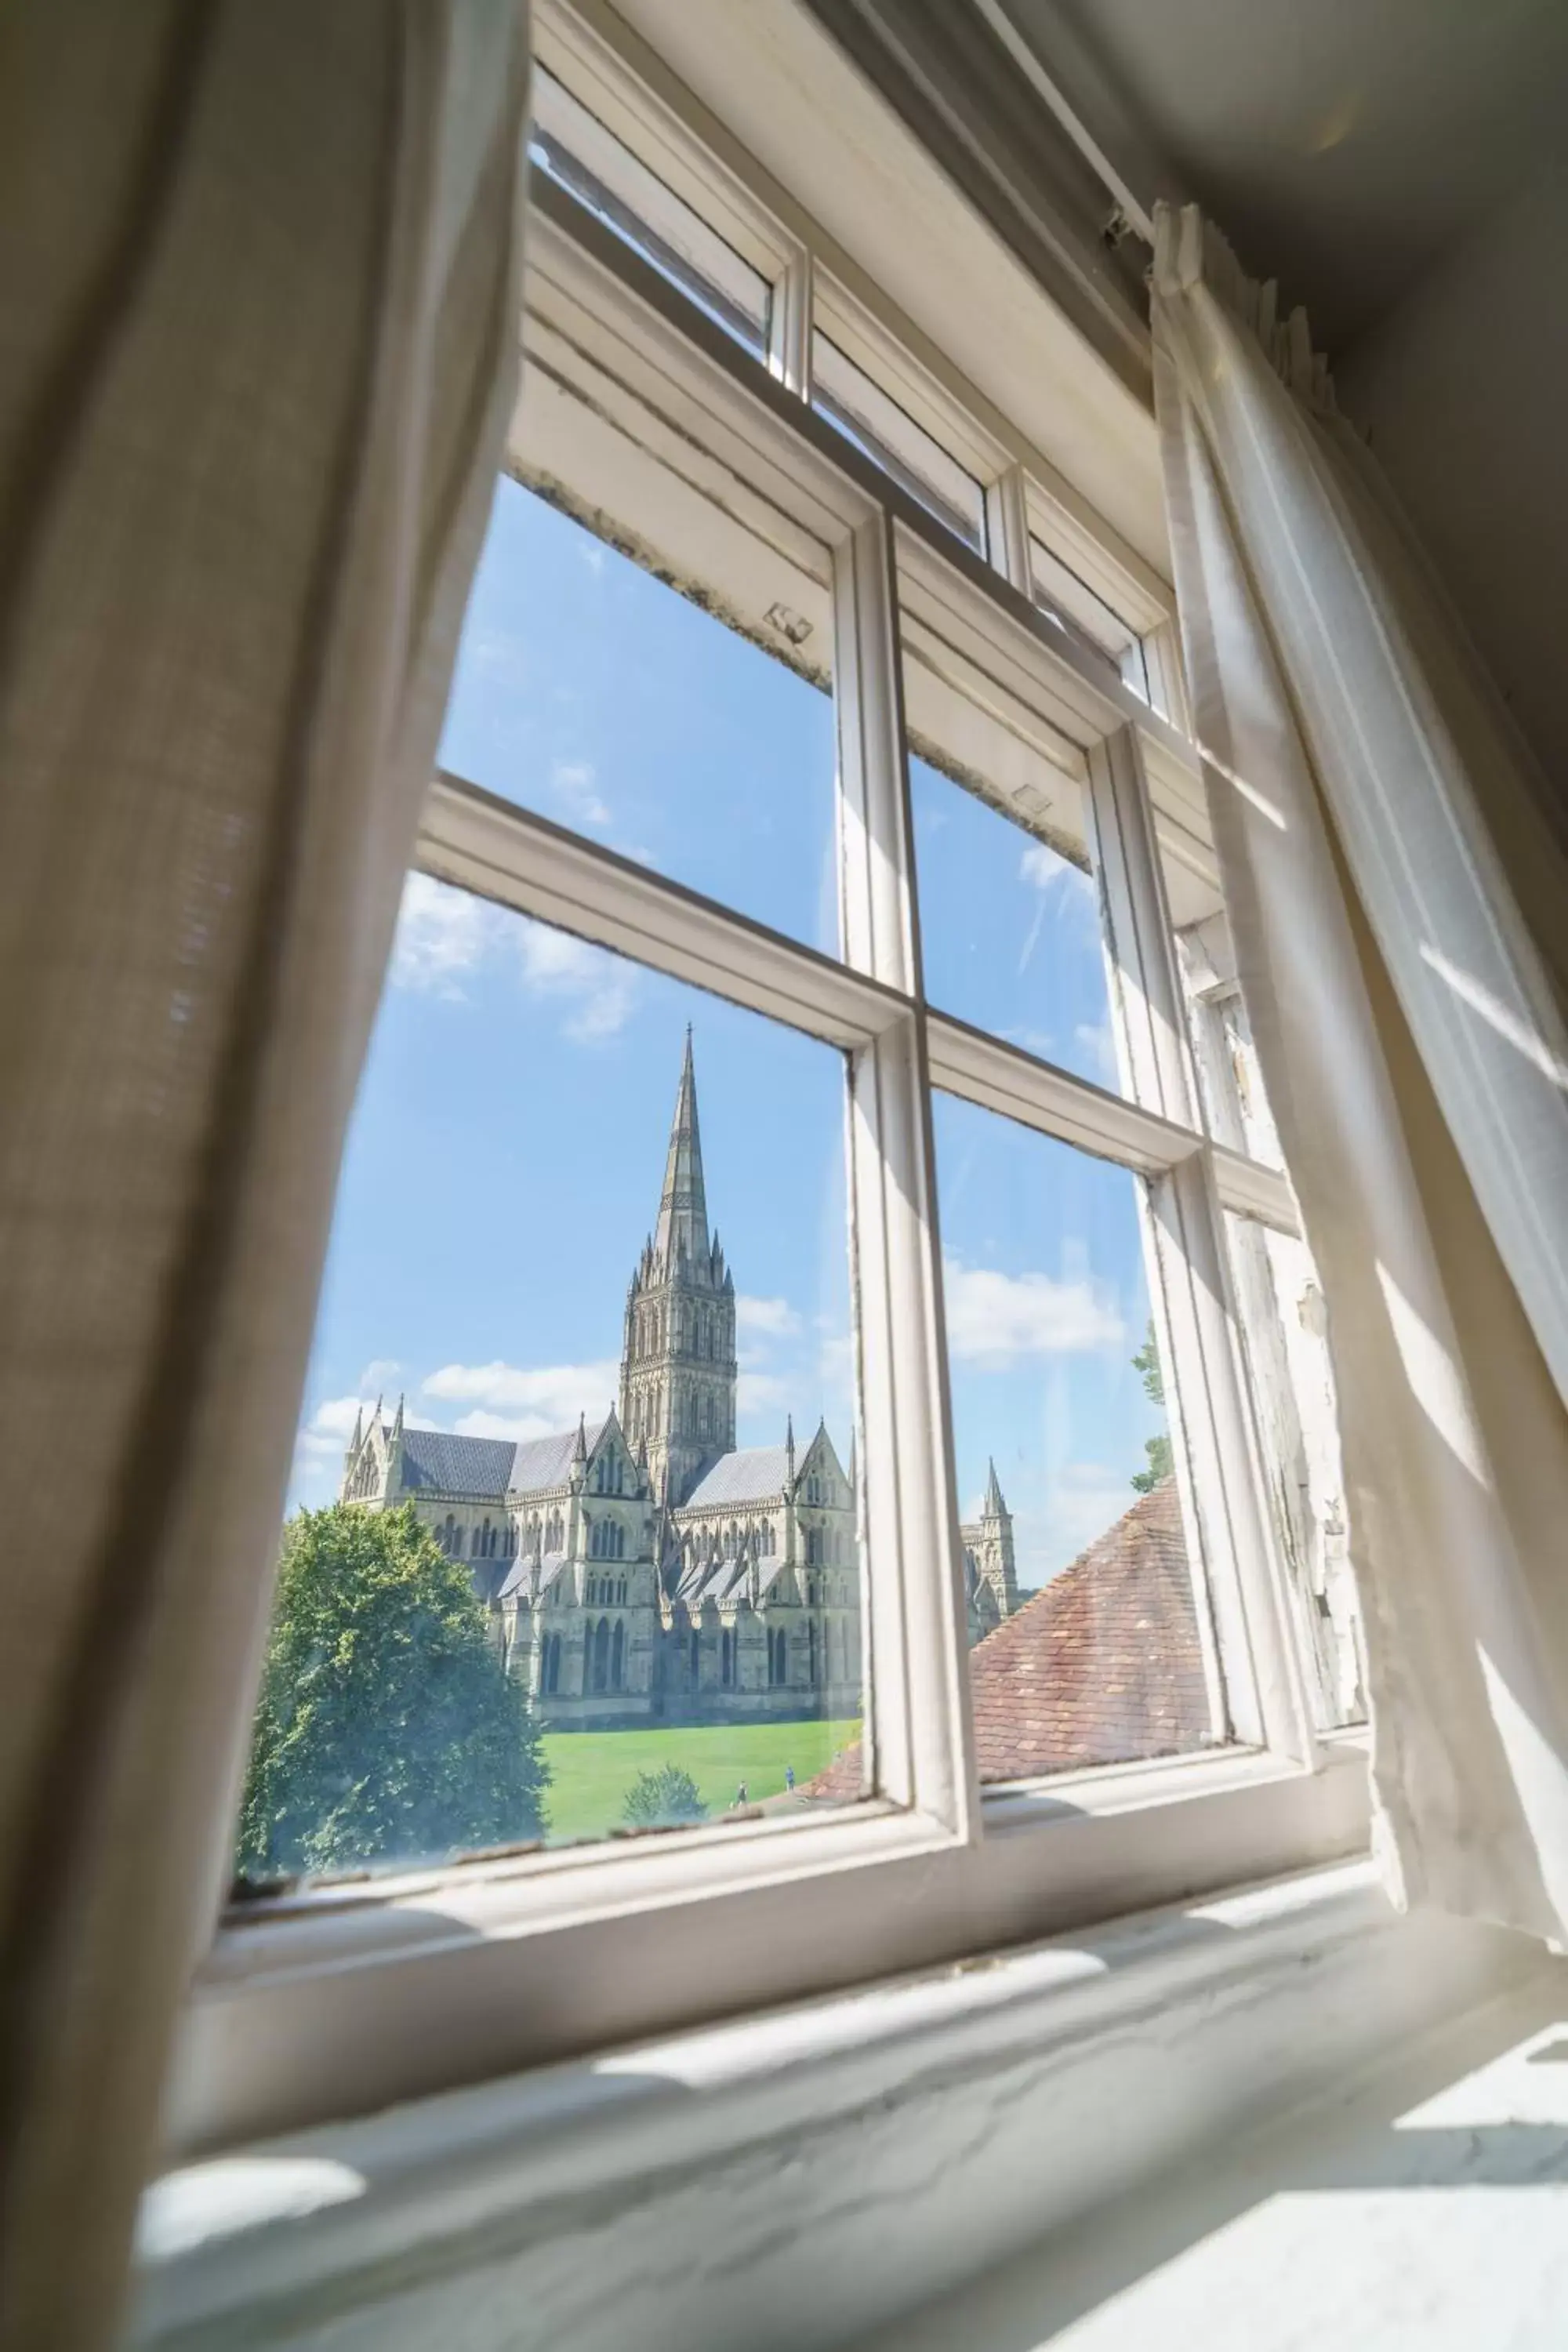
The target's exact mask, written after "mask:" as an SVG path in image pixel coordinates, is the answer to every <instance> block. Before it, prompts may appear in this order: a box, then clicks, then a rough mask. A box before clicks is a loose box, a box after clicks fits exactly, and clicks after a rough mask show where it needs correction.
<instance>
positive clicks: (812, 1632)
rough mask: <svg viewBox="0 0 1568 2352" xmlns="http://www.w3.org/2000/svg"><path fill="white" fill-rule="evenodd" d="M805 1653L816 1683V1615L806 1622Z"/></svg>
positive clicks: (812, 1677)
mask: <svg viewBox="0 0 1568 2352" xmlns="http://www.w3.org/2000/svg"><path fill="white" fill-rule="evenodd" d="M805 1655H806V1663H807V1665H808V1666H809V1668H810V1672H811V1680H812V1682H813V1683H814V1684H815V1682H816V1619H815V1617H814V1618H812V1619H810V1620H809V1621H808V1622H807V1624H806V1629H805Z"/></svg>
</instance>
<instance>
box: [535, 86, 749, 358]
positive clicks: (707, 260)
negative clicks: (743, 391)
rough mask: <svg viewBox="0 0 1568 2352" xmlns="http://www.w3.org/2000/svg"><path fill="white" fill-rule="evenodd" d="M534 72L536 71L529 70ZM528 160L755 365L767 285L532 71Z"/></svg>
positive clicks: (566, 96) (566, 94) (610, 136)
mask: <svg viewBox="0 0 1568 2352" xmlns="http://www.w3.org/2000/svg"><path fill="white" fill-rule="evenodd" d="M536 70H537V68H536ZM535 102H536V105H537V108H538V110H539V112H540V114H541V116H542V118H543V120H542V121H539V122H536V123H535V124H534V126H533V130H532V133H531V138H530V142H529V153H530V154H531V157H532V158H533V161H534V162H535V163H538V164H540V165H541V166H542V169H543V170H544V171H546V172H548V173H549V174H550V176H551V178H552V180H556V181H559V183H560V184H561V185H562V186H563V188H565V189H566V190H567V191H568V193H569V194H572V195H574V196H575V197H576V199H577V201H578V203H579V204H581V205H585V206H586V207H587V209H588V210H589V211H590V212H591V213H594V214H595V215H597V216H598V218H599V219H600V220H602V221H603V222H604V223H605V226H606V227H607V228H611V229H613V230H614V231H615V233H616V236H619V237H622V238H624V239H625V241H626V244H627V245H629V246H630V247H632V248H633V250H634V251H636V252H637V253H640V254H641V255H642V257H643V258H644V260H645V261H651V262H652V264H653V266H654V268H656V269H657V270H658V272H659V273H660V275H661V276H662V277H665V278H668V279H669V281H670V283H671V284H672V285H674V286H679V289H680V290H681V292H682V293H683V294H685V295H688V296H689V298H690V299H691V300H692V301H693V302H695V303H696V304H697V306H698V308H699V309H700V310H704V311H706V313H707V315H708V316H709V318H710V319H711V320H714V322H715V324H717V325H718V326H721V327H722V328H723V329H724V330H725V331H726V332H727V333H729V334H731V335H733V336H734V338H735V340H736V341H737V342H739V343H742V344H743V345H744V346H745V348H746V349H747V351H749V352H753V353H754V354H755V355H756V356H757V357H758V358H759V359H760V358H762V357H763V356H764V355H765V352H766V350H767V337H768V299H769V293H770V289H769V285H768V281H767V279H766V278H764V277H763V274H762V272H761V271H760V270H758V269H753V268H752V265H751V263H750V262H749V261H746V260H745V259H744V258H743V257H742V256H741V255H740V254H738V253H737V252H736V251H735V248H734V247H733V246H731V245H730V244H728V243H726V241H725V239H724V238H723V237H721V236H720V235H719V234H718V232H717V230H715V229H713V228H710V226H709V225H708V223H707V222H706V221H705V220H704V219H703V218H702V216H701V215H700V213H697V212H694V211H693V210H692V208H691V206H690V205H689V204H688V203H687V202H686V201H685V199H684V198H683V197H681V196H678V195H677V194H676V193H675V191H674V189H673V188H671V187H668V186H667V184H665V182H664V181H662V180H661V179H659V178H658V174H657V173H653V172H650V171H649V170H648V168H647V164H645V163H641V162H640V161H639V160H638V158H637V156H636V155H634V154H633V153H632V151H631V149H630V148H629V147H627V146H626V145H625V144H624V143H623V142H622V141H620V140H619V139H617V138H616V135H615V133H614V131H609V130H607V129H606V128H605V125H604V124H603V123H602V122H600V121H598V119H597V117H596V116H595V115H593V114H590V113H589V111H588V110H587V108H586V107H584V106H582V105H580V104H579V103H578V101H577V100H575V99H574V97H573V96H572V95H571V93H570V91H569V90H566V89H563V87H562V85H561V83H559V82H558V81H556V80H555V79H553V77H552V76H551V75H549V74H547V73H543V72H539V87H538V91H537V95H536V101H535Z"/></svg>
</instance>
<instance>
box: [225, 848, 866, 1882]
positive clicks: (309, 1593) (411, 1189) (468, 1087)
mask: <svg viewBox="0 0 1568 2352" xmlns="http://www.w3.org/2000/svg"><path fill="white" fill-rule="evenodd" d="M688 1024H689V1025H688ZM843 1135H844V1066H843V1061H842V1057H841V1056H840V1055H838V1054H837V1053H836V1052H835V1051H834V1050H833V1049H832V1048H830V1047H827V1046H824V1045H817V1044H816V1043H815V1042H813V1041H811V1040H808V1039H805V1038H803V1037H800V1036H798V1035H796V1034H795V1033H794V1032H792V1031H789V1030H785V1029H782V1028H779V1027H777V1026H775V1025H774V1024H772V1023H769V1022H766V1021H763V1020H761V1019H759V1018H758V1017H756V1016H755V1015H753V1014H751V1013H742V1012H740V1011H737V1010H736V1009H735V1008H734V1007H732V1006H730V1005H726V1004H724V1003H720V1002H718V1001H716V1000H714V999H712V998H710V997H707V996H705V995H703V994H701V993H700V992H698V991H695V990H692V989H689V988H685V987H682V986H680V985H679V984H678V983H677V982H672V981H669V980H667V979H665V978H663V977H661V976H659V975H658V974H656V973H653V972H651V971H647V970H645V969H643V968H642V967H640V966H638V965H636V964H633V963H630V962H626V961H622V960H620V959H618V958H616V957H614V956H610V955H607V954H605V953H604V952H602V951H601V950H596V949H594V948H590V947H588V946H586V945H584V943H583V942H581V941H580V940H574V939H572V938H570V937H568V936H567V935H566V934H564V933H563V932H560V931H556V930H552V929H548V928H546V927H544V926H542V925H540V924H537V923H533V922H530V921H527V920H525V919H522V918H521V917H518V916H515V915H512V914H510V913H508V912H506V911H504V910H501V909H500V908H494V907H491V906H489V905H486V904H484V903H483V902H481V901H479V900H478V899H476V898H470V897H468V895H467V894H465V893H464V892H461V891H458V890H455V889H451V888H448V887H445V886H444V885H442V884H440V883H437V882H434V881H432V880H430V879H428V878H427V877H423V876H418V875H416V876H414V877H412V878H411V879H410V881H409V884H408V887H407V890H406V893H405V900H404V908H403V916H402V921H401V925H400V928H399V932H398V938H397V945H396V950H395V957H394V961H393V964H392V969H391V973H390V978H389V982H388V986H387V990H386V993H385V996H384V1001H383V1004H382V1008H381V1013H380V1016H379V1020H378V1023H377V1026H376V1030H375V1034H374V1041H373V1045H372V1049H371V1054H370V1058H369V1063H368V1066H367V1068H366V1073H365V1076H364V1080H363V1086H362V1087H361V1092H360V1098H359V1102H358V1106H357V1108H356V1111H355V1115H354V1120H353V1128H352V1130H351V1135H350V1139H349V1147H348V1152H347V1156H346V1159H345V1161H344V1167H343V1173H342V1184H341V1187H340V1191H339V1196H338V1202H337V1212H336V1216H335V1220H334V1223H333V1229H332V1239H331V1254H330V1257H329V1261H328V1267H327V1276H326V1282H325V1287H324V1290H323V1294H322V1301H321V1313H320V1318H319V1321H318V1326H317V1331H316V1338H315V1345H314V1350H313V1355H312V1360H311V1368H310V1382H309V1389H308V1394H307V1402H306V1412H305V1418H304V1423H303V1426H302V1427H301V1429H300V1439H299V1446H298V1452H297V1456H296V1462H295V1468H294V1478H293V1487H292V1492H291V1496H290V1500H289V1512H290V1517H289V1522H288V1525H287V1526H286V1528H285V1530H284V1536H283V1559H284V1568H283V1573H282V1578H281V1581H280V1585H279V1606H278V1612H277V1616H276V1620H275V1623H274V1627H273V1632H272V1639H271V1646H270V1650H269V1654H268V1668H267V1676H266V1684H265V1689H264V1695H263V1699H262V1704H261V1707H260V1710H259V1714H258V1727H257V1738H256V1745H255V1749H254V1753H253V1757H252V1762H251V1769H250V1775H249V1779H248V1782H247V1792H246V1800H245V1807H244V1812H243V1817H242V1822H241V1831H240V1852H239V1861H240V1864H241V1867H242V1869H243V1871H244V1872H245V1873H247V1874H248V1875H249V1876H251V1877H252V1878H253V1879H260V1880H263V1881H265V1880H268V1879H270V1878H273V1877H276V1876H277V1875H279V1874H290V1873H299V1872H306V1873H317V1874H320V1873H323V1872H325V1873H332V1872H342V1871H346V1870H356V1869H358V1870H363V1869H373V1870H374V1869H387V1868H394V1867H396V1866H398V1865H400V1864H412V1863H414V1862H416V1861H426V1860H430V1859H433V1858H436V1859H438V1858H441V1857H445V1856H447V1855H450V1854H451V1853H454V1852H458V1851H465V1850H471V1849H475V1848H479V1849H483V1848H486V1847H489V1846H493V1845H498V1844H512V1843H528V1842H531V1841H533V1840H536V1839H540V1838H542V1839H545V1840H547V1841H548V1842H549V1843H561V1842H563V1841H564V1840H571V1839H584V1838H603V1837H605V1836H610V1835H614V1834H616V1833H617V1832H629V1831H632V1830H636V1829H640V1828H645V1827H649V1826H658V1825H665V1824H669V1825H682V1824H685V1823H688V1822H690V1823H697V1822H701V1821H703V1820H707V1821H719V1820H721V1819H722V1818H723V1817H724V1816H725V1815H726V1813H731V1814H732V1812H733V1811H734V1809H735V1808H736V1807H737V1806H740V1807H761V1808H762V1809H763V1811H764V1812H773V1811H781V1810H783V1811H787V1810H790V1809H792V1808H794V1807H795V1806H796V1805H797V1804H799V1803H801V1802H804V1794H803V1795H802V1796H800V1797H797V1796H796V1795H795V1790H797V1788H798V1789H799V1790H802V1791H803V1792H804V1789H805V1784H806V1783H807V1782H808V1781H809V1780H812V1778H813V1777H814V1776H815V1775H816V1774H817V1773H819V1772H820V1771H821V1770H822V1769H823V1768H824V1767H825V1766H826V1764H827V1763H828V1761H829V1760H830V1759H831V1758H833V1757H834V1756H835V1755H837V1753H838V1752H839V1751H840V1750H842V1749H843V1748H846V1747H847V1745H849V1744H850V1743H851V1742H852V1741H853V1740H854V1739H855V1737H856V1735H857V1733H858V1718H859V1716H860V1712H861V1643H860V1616H861V1610H860V1570H859V1552H858V1537H857V1533H856V1528H857V1513H856V1507H855V1498H854V1495H855V1480H856V1475H857V1471H856V1447H855V1437H854V1431H855V1425H856V1408H855V1399H854V1394H853V1370H852V1367H853V1361H854V1351H853V1347H852V1336H851V1328H850V1319H849V1315H850V1309H849V1275H848V1264H849V1260H848V1247H847V1217H846V1207H845V1172H844V1144H843ZM721 1229H722V1236H723V1237H722V1240H721V1238H720V1232H721ZM846 1793H847V1794H848V1795H851V1796H854V1795H858V1793H859V1790H858V1786H856V1787H854V1788H852V1789H849V1790H847V1791H846Z"/></svg>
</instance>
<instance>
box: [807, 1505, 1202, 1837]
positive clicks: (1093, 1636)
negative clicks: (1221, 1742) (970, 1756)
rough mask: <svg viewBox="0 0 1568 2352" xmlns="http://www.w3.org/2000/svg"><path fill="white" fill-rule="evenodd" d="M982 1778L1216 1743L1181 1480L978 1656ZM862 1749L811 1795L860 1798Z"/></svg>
mask: <svg viewBox="0 0 1568 2352" xmlns="http://www.w3.org/2000/svg"><path fill="white" fill-rule="evenodd" d="M969 1669H970V1686H971V1690H972V1692H973V1707H974V1740H975V1747H976V1749H977V1751H978V1755H979V1762H980V1777H981V1779H982V1780H1030V1779H1032V1778H1033V1777H1034V1776H1035V1775H1036V1774H1039V1773H1047V1772H1071V1771H1080V1770H1082V1769H1084V1768H1085V1767H1086V1766H1088V1765H1091V1764H1121V1763H1131V1762H1132V1761H1135V1760H1136V1759H1141V1758H1143V1757H1148V1756H1174V1755H1180V1754H1182V1753H1183V1752H1184V1750H1186V1749H1188V1748H1199V1747H1202V1746H1203V1745H1204V1744H1205V1742H1206V1741H1207V1740H1208V1739H1210V1738H1212V1737H1213V1733H1212V1730H1211V1727H1210V1723H1209V1714H1208V1706H1207V1701H1206V1698H1205V1689H1204V1671H1203V1658H1202V1654H1201V1653H1200V1650H1199V1647H1198V1632H1197V1621H1196V1617H1195V1614H1194V1607H1193V1588H1192V1577H1191V1572H1190V1570H1189V1569H1188V1566H1187V1556H1186V1546H1185V1544H1184V1541H1183V1538H1182V1517H1181V1509H1180V1506H1179V1504H1178V1502H1177V1497H1176V1487H1175V1481H1174V1480H1173V1479H1171V1478H1167V1479H1165V1480H1163V1482H1162V1484H1161V1485H1160V1486H1156V1487H1155V1489H1154V1491H1153V1493H1152V1494H1150V1495H1144V1496H1140V1498H1139V1500H1138V1501H1137V1502H1136V1503H1134V1504H1133V1506H1132V1507H1131V1510H1130V1511H1128V1512H1126V1513H1125V1514H1124V1515H1123V1516H1122V1517H1121V1518H1120V1519H1118V1520H1117V1522H1116V1524H1115V1526H1114V1527H1112V1528H1108V1529H1107V1531H1106V1533H1105V1534H1104V1535H1102V1536H1100V1538H1098V1539H1097V1541H1095V1542H1094V1543H1092V1544H1090V1546H1089V1549H1088V1550H1087V1551H1086V1552H1083V1553H1082V1554H1080V1556H1079V1558H1078V1559H1075V1560H1074V1562H1073V1564H1072V1566H1071V1567H1070V1568H1067V1569H1064V1570H1062V1572H1061V1574H1060V1575H1059V1576H1056V1577H1053V1578H1052V1580H1051V1581H1050V1582H1049V1584H1047V1585H1046V1586H1044V1587H1043V1589H1042V1590H1041V1591H1038V1592H1037V1593H1036V1594H1035V1595H1034V1597H1033V1598H1032V1599H1031V1600H1029V1601H1026V1602H1025V1603H1024V1605H1023V1607H1022V1608H1021V1609H1020V1610H1018V1611H1017V1612H1016V1614H1015V1615H1013V1616H1011V1617H1009V1618H1007V1619H1006V1620H1005V1622H1003V1623H1002V1624H1000V1625H998V1626H997V1628H996V1629H995V1631H994V1633H988V1634H987V1635H986V1636H985V1639H984V1641H983V1642H981V1643H977V1644H976V1646H975V1647H974V1648H973V1650H972V1651H971V1652H970V1654H969ZM860 1773H861V1759H860V1749H859V1746H858V1743H857V1744H856V1745H855V1746H854V1747H853V1748H846V1749H845V1750H844V1752H843V1753H842V1754H841V1755H839V1756H836V1757H835V1758H834V1759H833V1762H832V1763H831V1764H830V1765H829V1766H828V1768H827V1769H826V1772H823V1773H820V1774H819V1775H818V1776H817V1778H816V1780H813V1781H812V1782H811V1783H810V1784H809V1786H808V1788H807V1790H806V1794H807V1795H808V1796H813V1797H835V1798H842V1797H844V1796H845V1795H846V1794H849V1795H858V1793H859V1789H860Z"/></svg>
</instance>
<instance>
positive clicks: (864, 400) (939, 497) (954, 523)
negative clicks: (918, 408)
mask: <svg viewBox="0 0 1568 2352" xmlns="http://www.w3.org/2000/svg"><path fill="white" fill-rule="evenodd" d="M811 353H812V357H811V371H812V396H811V404H812V406H813V407H814V408H815V409H816V412H817V415H819V416H826V419H827V421H828V423H829V424H830V425H836V426H837V429H838V431H839V432H840V433H842V434H843V435H844V436H845V438H846V440H848V441H853V443H854V444H855V446H856V447H857V449H858V450H860V451H861V452H862V453H863V454H864V455H865V456H866V457H869V458H870V459H871V461H872V463H873V464H874V465H877V466H879V467H881V469H882V471H883V472H884V473H885V474H887V475H889V477H890V478H892V480H894V481H895V482H897V484H898V485H899V488H900V489H901V490H905V491H907V492H908V493H909V495H910V498H912V499H916V500H917V501H918V503H919V504H920V505H921V506H922V507H924V508H925V509H926V512H927V513H928V514H933V515H935V517H936V519H937V520H938V522H940V523H942V524H943V525H945V527H946V528H947V530H951V531H952V532H953V533H954V534H955V535H956V536H957V537H958V538H959V539H962V540H964V541H967V543H968V544H969V545H970V546H971V547H973V549H974V550H975V551H976V552H977V553H979V554H982V555H983V554H984V551H985V493H984V489H983V488H981V486H980V484H979V483H978V482H977V481H976V480H975V478H974V477H973V474H971V473H969V472H967V471H966V470H965V468H964V467H963V466H961V465H960V464H959V462H958V460H957V458H956V457H949V456H948V454H947V451H946V450H945V449H944V448H943V447H942V444H941V442H940V441H936V440H934V439H933V438H932V437H931V435H930V434H929V433H928V432H927V431H926V429H925V427H924V425H917V424H916V422H915V420H914V418H913V417H912V416H911V415H910V413H909V411H908V410H907V409H905V408H901V407H900V405H899V403H898V402H897V401H896V400H893V399H891V398H890V397H889V394H887V393H885V392H884V391H883V390H882V388H881V386H880V385H879V384H878V383H875V382H873V380H872V378H871V377H870V376H868V374H867V373H866V371H865V369H864V368H863V367H860V366H858V364H857V362H855V361H854V360H852V359H851V358H850V357H849V355H848V353H847V352H841V351H840V350H839V348H838V346H837V343H835V342H831V341H829V340H828V338H827V337H826V335H825V334H822V333H821V332H820V331H819V332H817V333H816V334H814V335H813V336H812V339H811Z"/></svg>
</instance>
